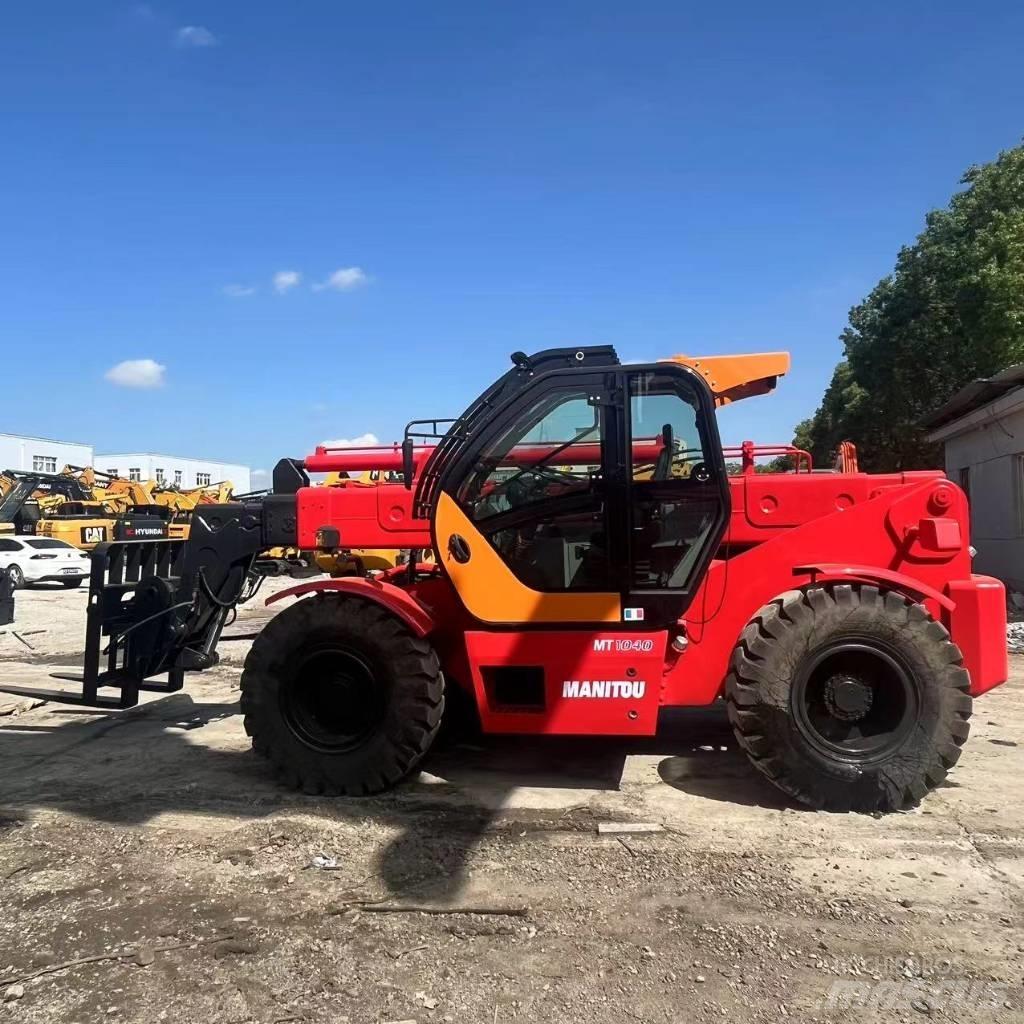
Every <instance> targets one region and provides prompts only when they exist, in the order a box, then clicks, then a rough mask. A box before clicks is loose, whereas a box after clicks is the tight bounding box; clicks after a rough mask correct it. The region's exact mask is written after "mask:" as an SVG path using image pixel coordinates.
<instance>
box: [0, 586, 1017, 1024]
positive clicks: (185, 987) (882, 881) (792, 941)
mask: <svg viewBox="0 0 1024 1024" xmlns="http://www.w3.org/2000/svg"><path fill="white" fill-rule="evenodd" d="M84 608H85V592H84V591H63V590H59V591H58V590H45V591H44V590H41V589H40V590H31V591H27V592H21V593H19V595H18V613H19V615H18V624H17V626H16V627H15V628H16V629H18V630H19V631H20V632H22V635H23V637H24V640H26V641H28V643H30V644H31V645H32V647H33V648H34V649H30V648H29V647H28V646H26V644H25V643H22V642H21V641H19V640H18V639H17V638H16V637H14V636H13V635H12V634H11V633H10V632H9V631H8V633H6V634H4V635H0V678H2V679H3V681H4V682H7V683H18V682H23V683H26V682H27V683H36V682H38V683H40V684H42V683H43V682H44V681H47V682H49V684H50V685H58V684H54V683H53V682H52V681H48V680H46V676H47V673H48V672H49V671H51V670H53V669H54V668H55V667H60V666H66V665H68V664H71V663H73V662H74V661H75V655H76V654H77V652H78V651H79V650H80V649H81V646H82V644H81V631H82V628H83V622H84ZM268 615H269V612H268V611H267V610H265V609H263V608H262V607H260V606H257V607H250V608H247V609H245V610H244V611H243V614H242V616H241V622H240V624H239V627H238V628H239V629H240V630H244V629H247V628H248V627H249V626H251V625H252V624H253V623H254V622H256V621H258V620H259V619H260V618H263V617H266V616H268ZM9 629H10V627H8V630H9ZM35 630H45V632H41V633H37V632H34V631H35ZM246 646H247V645H246V644H245V643H236V644H232V645H225V646H224V647H223V648H222V651H223V652H224V654H225V663H224V664H222V665H221V666H220V667H219V668H218V669H217V670H215V671H213V672H210V673H206V674H204V675H202V676H195V677H193V678H192V682H191V684H190V686H189V688H188V690H187V694H178V695H173V696H169V697H163V698H157V699H153V700H151V701H150V702H149V703H147V704H145V705H143V706H140V707H139V708H136V709H134V710H132V711H129V712H120V713H106V712H95V711H91V710H83V709H73V708H66V707H65V708H61V707H59V706H55V705H44V706H42V707H37V708H34V709H30V710H23V709H24V706H25V705H24V703H23V702H22V703H19V702H17V701H13V700H12V701H10V702H6V703H5V702H4V700H3V698H2V697H0V714H2V713H3V712H4V711H6V712H8V713H7V714H6V715H3V717H0V999H2V1000H3V1001H2V1002H0V1024H6V1022H8V1021H11V1022H26V1024H27V1022H33V1024H35V1022H40V1024H42V1022H78V1024H87V1022H91V1021H98V1020H105V1021H110V1020H115V1021H116V1020H123V1021H139V1022H146V1024H153V1022H159V1021H165V1020H166V1021H173V1022H175V1024H178V1022H193V1021H195V1022H204V1024H205V1022H230V1024H243V1022H259V1024H271V1022H278V1024H283V1022H285V1021H289V1022H290V1021H296V1022H298V1021H304V1022H323V1024H327V1022H332V1024H335V1022H345V1021H350V1022H352V1024H361V1022H384V1021H392V1022H399V1021H400V1022H412V1021H416V1022H418V1024H424V1022H440V1021H454V1022H467V1024H468V1022H474V1024H495V1022H509V1021H543V1022H549V1021H550V1022H562V1021H566V1022H568V1021H572V1022H577V1021H586V1022H588V1024H605V1022H607V1024H625V1022H630V1021H649V1022H661V1021H671V1022H684V1021H687V1022H689V1021H694V1020H698V1021H710V1020H738V1021H779V1020H783V1019H793V1020H797V1021H801V1022H803V1021H847V1020H849V1021H852V1020H857V1021H887V1022H888V1021H903V1020H908V1021H916V1020H920V1019H922V1018H925V1017H930V1018H932V1019H935V1020H950V1021H964V1022H966V1021H991V1020H997V1021H1002V1020H1024V1011H1022V1009H1021V1007H1022V991H1021V982H1022V970H1024V918H1022V915H1021V909H1022V900H1024V801H1022V799H1021V798H1022V795H1024V756H1022V749H1024V748H1022V747H1021V746H1020V745H1019V744H1020V743H1022V742H1024V698H1022V692H1024V691H1022V686H1021V684H1022V682H1024V658H1017V657H1015V658H1014V659H1013V662H1014V664H1013V676H1012V678H1011V681H1010V683H1009V684H1008V685H1007V686H1004V687H1002V688H1001V689H999V690H997V691H996V692H994V693H992V694H990V695H989V696H986V697H984V698H983V699H981V700H979V701H978V703H977V704H976V705H975V717H974V719H973V726H972V729H973V731H972V736H971V739H970V741H969V742H968V745H967V747H966V750H965V753H964V756H963V758H962V759H961V762H960V765H959V767H958V768H957V769H956V771H955V772H954V774H953V775H952V776H951V778H950V780H949V782H948V784H947V785H946V786H944V787H943V788H942V789H940V790H939V791H937V792H935V793H933V794H932V795H931V796H930V797H929V798H928V799H927V801H926V802H925V804H924V805H923V807H922V808H920V809H918V810H915V811H912V812H909V813H906V814H896V815H889V816H886V817H879V818H872V817H864V816H856V815H835V814H823V813H815V812H810V811H805V810H802V809H800V808H798V807H796V806H794V805H792V804H790V803H788V802H787V801H786V800H785V799H783V798H782V797H781V796H780V795H779V794H778V793H776V791H775V790H774V789H773V788H772V787H771V786H770V785H769V784H768V783H767V782H765V781H763V780H762V779H761V778H760V777H759V776H758V775H756V774H755V773H754V772H753V771H752V770H751V769H750V768H749V767H748V766H747V764H746V762H745V761H744V759H743V757H742V756H741V754H740V753H739V752H738V751H737V749H736V746H735V743H734V742H733V740H732V736H731V734H730V732H729V730H728V728H727V725H726V723H725V720H724V716H723V715H722V713H721V711H720V709H717V708H713V709H708V710H706V711H699V712H693V713H685V714H681V713H679V714H672V715H669V716H665V718H664V719H663V722H662V727H661V730H660V734H659V736H658V737H657V738H656V739H655V740H650V741H640V742H638V741H630V742H618V741H611V742H609V741H596V740H595V741H571V742H570V741H565V740H560V741H542V742H539V741H536V740H529V741H520V740H511V739H503V740H498V739H489V738H484V739H475V740H473V741H472V742H469V741H461V742H458V741H456V742H452V743H449V744H448V745H447V746H444V747H442V748H440V749H437V750H436V751H435V752H433V753H432V755H431V756H430V758H429V760H428V761H427V763H426V764H425V771H424V772H423V773H422V774H421V775H420V776H419V777H417V778H415V779H413V780H411V781H409V782H408V783H407V784H405V785H404V786H402V787H401V788H400V789H399V790H397V791H396V792H394V793H392V794H389V795H388V796H386V797H381V798H375V799H370V800H358V801H357V800H326V799H321V798H311V797H307V796H303V795H302V794H297V793H292V792H289V791H287V790H284V789H282V788H281V787H280V786H279V784H278V783H277V782H276V780H275V779H274V777H273V776H272V774H271V772H270V771H269V769H268V767H267V766H266V765H265V764H264V763H263V762H261V761H260V760H259V759H257V758H256V757H255V755H253V754H252V753H251V752H250V751H249V748H248V742H247V740H246V737H245V735H244V733H243V730H242V724H241V719H240V717H239V715H238V707H237V697H238V677H239V671H240V665H241V662H242V659H243V657H244V654H245V648H246ZM11 712H14V713H11ZM601 822H617V823H621V822H635V823H656V824H658V825H660V826H661V827H662V830H661V831H659V832H655V833H632V834H620V835H606V834H599V833H598V830H597V825H598V824H599V823H601ZM317 858H319V860H317ZM317 864H320V865H326V866H315V865H317ZM415 907H419V908H425V909H426V910H429V911H430V912H429V913H426V912H419V911H414V910H410V909H409V908H415ZM473 910H477V911H484V913H472V912H471V911H473ZM75 961H77V963H75ZM69 962H71V963H70V964H69ZM61 965H64V966H61Z"/></svg>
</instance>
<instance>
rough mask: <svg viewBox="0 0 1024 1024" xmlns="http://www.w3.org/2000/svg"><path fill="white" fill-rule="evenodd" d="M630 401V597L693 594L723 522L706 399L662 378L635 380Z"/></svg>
mask: <svg viewBox="0 0 1024 1024" xmlns="http://www.w3.org/2000/svg"><path fill="white" fill-rule="evenodd" d="M629 395H630V398H629V435H630V436H629V450H630V451H631V462H632V471H631V473H630V501H629V513H630V576H631V580H630V583H631V589H633V590H682V589H687V588H688V587H690V586H691V585H692V583H693V576H694V571H695V568H696V567H697V565H698V563H699V562H700V559H701V556H702V555H703V554H705V553H706V548H707V545H708V544H709V543H710V540H711V534H712V532H714V531H715V530H716V528H717V527H718V525H719V523H720V521H721V517H722V514H723V498H722V494H721V486H722V483H721V481H720V480H718V479H717V478H716V473H717V469H716V468H715V467H716V465H717V460H716V459H715V458H714V452H713V451H712V450H711V446H710V443H709V440H708V430H707V426H708V425H707V423H706V422H705V420H704V413H703V412H702V411H701V402H700V397H699V395H698V392H697V390H696V384H695V383H693V382H690V381H688V380H686V379H685V378H683V377H680V376H679V375H678V374H668V373H659V372H658V371H656V370H654V371H643V372H640V373H635V374H631V375H630V385H629Z"/></svg>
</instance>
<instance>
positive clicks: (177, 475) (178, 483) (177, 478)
mask: <svg viewBox="0 0 1024 1024" xmlns="http://www.w3.org/2000/svg"><path fill="white" fill-rule="evenodd" d="M174 486H175V487H180V486H181V470H180V469H176V470H175V471H174Z"/></svg>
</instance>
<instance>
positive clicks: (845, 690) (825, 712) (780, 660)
mask: <svg viewBox="0 0 1024 1024" xmlns="http://www.w3.org/2000/svg"><path fill="white" fill-rule="evenodd" d="M969 687H970V679H969V676H968V674H967V671H966V670H965V669H964V667H963V656H962V655H961V653H960V651H959V649H958V648H957V646H956V645H955V644H954V643H953V642H952V641H951V640H950V638H949V633H948V632H947V630H946V628H945V627H944V626H943V625H942V624H941V623H939V622H937V621H935V619H933V618H932V617H931V616H930V615H929V614H928V611H927V610H926V609H925V608H924V607H923V606H922V605H920V604H916V603H915V602H913V601H911V600H909V599H908V598H906V597H903V596H902V595H900V594H896V593H892V592H888V593H882V592H881V591H879V590H878V589H877V588H876V587H871V586H853V585H838V586H830V587H824V586H816V587H811V588H809V589H807V590H792V591H789V592H787V593H785V594H782V595H781V596H780V597H778V598H776V599H775V600H774V601H772V602H771V603H770V604H768V605H766V606H765V607H764V608H762V609H761V610H760V612H758V614H757V615H756V616H755V617H754V618H753V619H752V620H751V622H750V623H749V624H748V625H747V627H746V628H745V629H744V631H743V633H742V635H741V637H740V642H739V644H738V645H737V647H736V650H735V652H734V654H733V659H732V670H731V672H730V674H729V677H728V679H727V680H726V699H727V702H728V710H729V718H730V720H731V722H732V725H733V729H734V731H735V733H736V737H737V740H738V741H739V743H740V746H742V747H743V749H744V750H745V751H746V753H747V755H748V756H749V758H750V760H751V762H752V763H753V764H754V766H755V767H756V768H757V769H758V770H759V771H761V772H763V773H764V774H765V775H767V776H768V778H769V779H771V781H772V782H774V783H775V785H776V786H778V787H779V788H780V789H782V790H784V791H785V792H786V793H788V794H790V795H791V796H793V797H795V798H796V799H798V800H800V801H801V802H803V803H807V804H811V805H812V806H814V807H819V808H823V809H827V810H835V811H850V810H853V811H894V810H898V809H900V808H903V807H907V806H910V805H913V804H915V803H917V802H918V801H919V800H920V799H921V798H922V797H923V796H925V794H926V793H928V792H929V791H930V790H932V789H934V788H935V787H936V786H938V785H939V784H940V783H941V782H942V781H943V780H944V779H945V777H946V774H947V773H948V771H949V770H950V769H951V768H952V767H953V765H954V764H956V761H957V759H958V758H959V757H960V749H961V747H962V746H963V743H964V742H965V740H966V739H967V735H968V732H969V729H970V726H969V723H968V720H969V719H970V716H971V697H970V694H969V692H968V691H969Z"/></svg>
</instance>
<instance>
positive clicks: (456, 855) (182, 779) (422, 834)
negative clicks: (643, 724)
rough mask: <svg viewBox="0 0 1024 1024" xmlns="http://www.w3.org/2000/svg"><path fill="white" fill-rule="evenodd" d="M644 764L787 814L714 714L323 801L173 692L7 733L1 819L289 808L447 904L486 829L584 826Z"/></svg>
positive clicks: (479, 739)
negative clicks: (628, 768) (370, 839)
mask: <svg viewBox="0 0 1024 1024" xmlns="http://www.w3.org/2000/svg"><path fill="white" fill-rule="evenodd" d="M637 754H640V755H646V756H647V757H649V758H652V759H654V760H656V761H657V771H658V774H659V775H660V776H661V779H662V780H663V781H664V782H665V783H666V784H668V785H669V786H672V787H674V788H675V789H678V790H681V791H683V792H686V793H689V794H692V795H696V796H700V797H706V798H710V799H716V800H728V801H730V802H733V803H740V804H751V805H759V806H769V807H780V806H791V805H789V804H787V803H786V802H785V800H784V798H780V797H777V796H776V795H775V791H774V790H773V789H772V787H771V786H770V785H769V784H768V783H767V781H765V780H763V779H761V778H760V776H759V775H757V774H756V773H755V772H754V771H753V769H751V768H750V767H749V766H748V765H747V763H746V761H745V760H744V759H743V758H742V756H741V755H740V754H739V752H738V751H736V749H735V744H734V742H733V740H732V735H731V732H729V730H728V725H727V723H725V721H724V716H722V715H721V714H719V713H718V712H717V711H716V710H715V709H694V710H693V711H691V712H687V713H682V712H674V713H672V714H671V715H667V716H666V720H665V721H664V722H663V723H662V727H661V728H660V730H659V734H658V735H657V736H656V737H652V738H637V739H628V740H619V739H613V738H608V737H598V738H555V737H530V738H529V741H528V742H524V740H523V739H522V738H521V737H511V736H508V737H503V736H480V735H466V734H464V733H461V732H460V733H457V734H455V735H449V736H447V737H445V739H444V741H443V742H441V743H439V744H438V746H437V747H436V748H435V750H433V751H432V752H431V754H430V755H429V756H428V758H427V759H426V760H425V761H424V763H423V764H422V765H421V769H422V772H421V774H420V775H419V776H418V777H415V778H412V779H410V780H409V781H407V782H406V783H404V784H403V785H401V786H399V787H398V788H397V789H396V790H394V791H393V792H391V793H388V794H385V795H382V796H379V797H370V798H363V799H351V798H348V799H346V798H338V799H332V798H325V797H314V796H307V795H304V794H301V793H295V792H292V791H290V790H288V789H286V788H285V787H284V786H283V785H282V784H281V783H280V782H279V781H278V779H277V777H276V774H275V773H274V771H273V769H272V767H271V766H270V765H269V764H267V763H266V762H265V761H263V760H262V759H260V758H259V757H257V756H255V755H254V754H253V753H252V752H251V751H250V749H249V743H248V739H247V738H246V736H245V734H244V732H243V730H242V727H241V717H240V714H239V709H238V705H237V704H236V703H234V702H231V703H227V702H223V701H220V702H213V703H198V702H196V701H194V700H193V699H192V697H190V696H188V695H187V694H174V695H172V696H169V697H165V698H162V699H158V700H153V701H150V702H148V703H146V704H143V705H140V706H139V707H137V708H134V709H132V710H130V711H126V712H117V713H110V712H103V711H85V710H82V709H69V708H63V707H58V706H51V707H48V708H44V709H40V710H37V711H35V712H33V713H32V714H31V716H29V717H26V718H25V719H23V720H14V721H12V722H9V723H8V724H6V725H5V726H4V727H3V728H0V820H2V819H8V820H24V819H27V818H30V817H33V816H35V815H37V814H39V813H40V812H46V811H60V812H65V813H70V814H74V815H76V816H78V817H82V818H86V819H91V820H94V821H97V822H101V823H104V824H120V825H127V826H138V825H145V824H146V823H148V822H149V821H151V820H152V819H154V818H155V817H157V816H158V815H163V814H168V813H172V814H196V815H206V816H211V815H212V816H218V815H220V816H225V817H234V818H241V819H253V820H256V819H260V818H264V817H267V816H270V815H274V814H280V813H282V812H285V813H287V812H289V811H291V812H296V813H302V814H306V815H310V814H312V815H317V816H322V817H323V819H324V820H325V822H328V823H329V822H330V821H332V820H334V821H338V820H342V821H351V822H360V823H365V822H368V821H369V822H374V823H377V824H379V825H383V826H386V827H387V828H388V830H389V832H393V833H394V836H393V837H392V838H390V839H389V840H388V841H387V842H386V843H385V844H384V845H383V846H382V848H381V850H380V852H379V854H378V858H377V864H376V868H377V873H378V874H379V877H380V881H381V882H382V883H383V885H384V886H385V888H386V889H387V890H388V891H389V892H391V893H395V894H398V893H408V892H410V891H413V892H415V894H416V897H417V898H418V899H432V900H436V901H438V902H441V903H443V902H449V901H453V900H455V899H457V898H458V896H459V893H460V892H461V891H462V890H463V889H464V886H465V884H466V881H467V877H466V865H467V862H468V861H469V860H470V856H471V854H472V852H473V850H474V849H475V848H476V847H477V846H478V845H479V843H480V842H481V841H482V839H483V838H484V837H485V836H486V835H487V834H488V833H493V832H495V831H501V830H505V829H507V830H511V829H513V828H514V829H515V830H516V834H517V835H518V834H519V833H521V832H522V831H523V830H527V829H530V828H536V829H544V830H547V831H550V830H552V829H556V830H557V829H562V830H571V831H581V830H588V831H589V830H590V829H592V828H593V827H594V824H595V820H596V816H597V815H596V813H595V812H594V811H592V810H591V809H590V808H589V807H588V803H589V801H590V800H592V799H593V798H594V795H595V793H598V794H599V793H600V792H602V791H605V792H614V791H617V790H618V789H619V788H620V783H621V780H622V778H623V770H624V767H625V765H626V761H627V758H629V757H631V756H633V755H637ZM604 813H605V814H607V811H605V812H604Z"/></svg>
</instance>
